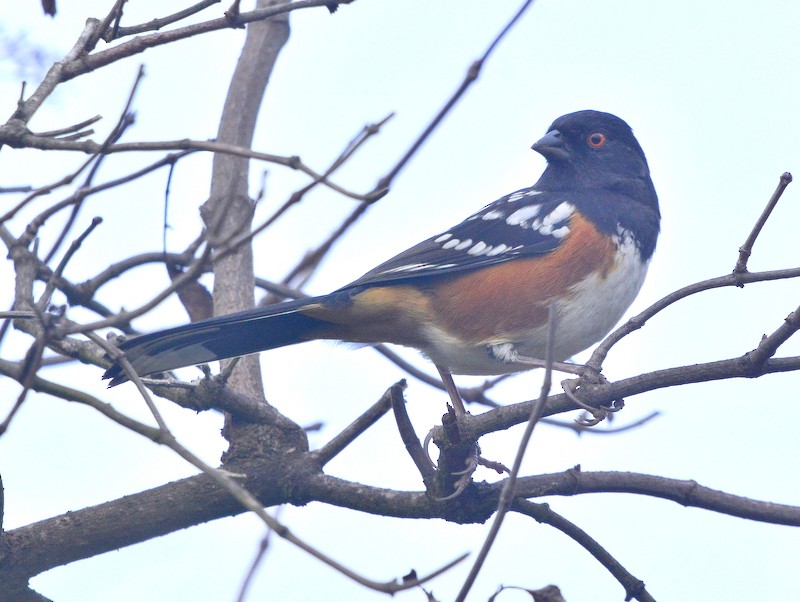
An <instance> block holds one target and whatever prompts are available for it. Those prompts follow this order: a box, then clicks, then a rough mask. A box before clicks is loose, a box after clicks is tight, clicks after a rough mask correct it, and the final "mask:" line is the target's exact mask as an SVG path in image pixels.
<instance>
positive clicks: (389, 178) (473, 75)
mask: <svg viewBox="0 0 800 602" xmlns="http://www.w3.org/2000/svg"><path fill="white" fill-rule="evenodd" d="M533 2H534V0H526V1H525V2H523V4H522V6H521V7H520V9H519V10H518V11H517V12H516V14H515V15H514V16H513V17H512V18H511V20H510V21H509V22H508V23H507V24H506V26H505V27H504V28H503V29H502V30H501V31H500V33H498V34H497V35H496V36H495V38H494V39H493V40H492V43H491V44H489V47H488V48H487V49H486V52H484V53H483V56H481V57H480V58H479V59H478V60H476V61H475V62H473V63H472V65H470V67H469V69H467V74H466V75H465V77H464V81H462V82H461V85H460V86H459V87H458V89H457V90H456V91H455V92H454V93H453V95H452V96H451V97H450V98H449V99H448V100H447V102H446V103H445V104H444V106H443V107H442V108H441V109H440V110H439V113H437V115H436V117H434V118H433V120H432V121H431V122H430V123H429V124H428V126H427V127H426V128H425V129H424V130H423V131H422V133H421V134H420V135H419V137H418V138H417V139H416V140H415V141H414V142H413V143H412V145H411V147H410V148H409V149H408V150H407V151H406V153H405V154H404V155H403V156H402V157H401V159H400V160H399V161H398V162H397V164H396V165H395V166H394V167H393V168H392V169H391V171H390V172H389V173H387V174H386V175H385V176H383V177H382V178H381V179H380V181H379V182H378V184H377V185H376V186H375V189H374V192H375V193H380V192H381V191H387V190H388V189H389V186H391V184H392V182H393V181H394V179H395V177H397V174H399V173H400V171H401V170H402V169H403V168H404V167H405V165H406V163H408V161H409V160H410V159H411V157H413V156H414V155H415V154H416V152H417V151H418V150H419V148H420V147H421V146H422V144H423V143H424V142H425V140H427V139H428V137H429V136H430V135H431V134H432V133H433V131H434V130H435V129H436V128H437V127H438V126H439V124H441V122H442V121H443V120H444V118H445V116H447V114H448V113H449V112H450V111H451V109H452V108H453V107H454V106H455V105H456V103H457V102H458V101H459V100H460V99H461V97H462V96H463V95H464V93H465V92H466V91H467V89H468V88H469V87H470V86H471V85H472V84H473V83H475V81H476V80H477V79H478V75H479V74H480V71H481V68H482V67H483V64H484V63H485V62H486V61H487V60H488V58H489V55H491V53H492V52H493V51H494V49H495V48H497V45H498V44H499V43H500V41H501V40H502V39H503V38H504V37H505V36H506V34H507V33H508V32H509V31H511V29H512V28H513V27H514V25H516V23H517V21H519V19H520V18H521V17H522V15H523V14H524V13H525V11H526V10H528V8H529V7H530V6H531V5H532V4H533Z"/></svg>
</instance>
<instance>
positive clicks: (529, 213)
mask: <svg viewBox="0 0 800 602" xmlns="http://www.w3.org/2000/svg"><path fill="white" fill-rule="evenodd" d="M562 204H563V203H562ZM539 211H541V205H528V206H526V207H522V208H521V209H517V210H516V211H515V212H514V213H512V214H511V215H509V216H508V217H507V218H506V223H507V224H508V225H509V226H522V227H523V228H525V227H527V224H526V223H525V222H527V221H528V220H529V219H531V218H534V217H536V216H537V215H538V214H539Z"/></svg>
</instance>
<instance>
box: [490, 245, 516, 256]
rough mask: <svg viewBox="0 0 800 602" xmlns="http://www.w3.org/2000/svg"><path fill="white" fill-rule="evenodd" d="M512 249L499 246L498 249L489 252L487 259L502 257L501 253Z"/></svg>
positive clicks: (506, 246)
mask: <svg viewBox="0 0 800 602" xmlns="http://www.w3.org/2000/svg"><path fill="white" fill-rule="evenodd" d="M510 248H511V247H509V246H508V245H504V244H499V245H497V246H496V247H494V248H493V249H492V250H491V251H488V252H487V253H486V256H487V257H494V256H495V255H500V253H505V251H506V250H507V249H510Z"/></svg>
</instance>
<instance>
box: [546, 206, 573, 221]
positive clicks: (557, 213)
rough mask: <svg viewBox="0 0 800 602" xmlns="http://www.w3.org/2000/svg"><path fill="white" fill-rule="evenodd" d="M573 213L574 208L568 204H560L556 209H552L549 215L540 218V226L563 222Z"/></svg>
mask: <svg viewBox="0 0 800 602" xmlns="http://www.w3.org/2000/svg"><path fill="white" fill-rule="evenodd" d="M573 211H575V206H574V205H572V204H570V203H561V204H560V205H559V206H558V207H556V208H555V209H553V210H552V211H551V212H550V213H548V214H547V215H545V216H544V217H543V218H542V224H543V225H545V226H552V225H554V224H557V223H558V222H563V221H564V220H565V219H567V218H568V217H569V216H570V215H572V212H573Z"/></svg>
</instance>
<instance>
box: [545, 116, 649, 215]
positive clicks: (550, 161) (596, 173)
mask: <svg viewBox="0 0 800 602" xmlns="http://www.w3.org/2000/svg"><path fill="white" fill-rule="evenodd" d="M532 148H533V150H535V151H536V152H538V153H540V154H541V155H543V156H544V157H545V158H546V159H547V169H546V170H545V172H544V174H542V177H541V179H540V180H539V182H537V184H536V188H538V189H541V190H597V189H603V190H609V191H616V192H621V193H623V194H627V195H629V196H632V197H634V198H640V197H641V196H642V195H645V196H650V195H651V194H652V196H653V197H654V198H655V190H654V189H653V184H652V182H651V180H650V169H649V168H648V166H647V159H645V156H644V152H643V151H642V147H641V146H639V143H638V142H637V140H636V138H635V137H634V135H633V131H632V130H631V128H630V126H629V125H628V124H627V123H625V122H624V121H623V120H622V119H620V118H619V117H617V116H615V115H612V114H611V113H602V112H600V111H578V112H576V113H569V114H568V115H564V116H563V117H559V118H558V119H556V120H555V121H554V122H553V125H551V126H550V128H549V129H548V130H547V134H545V136H544V137H543V138H542V139H541V140H539V141H538V142H536V143H535V144H534V145H533V147H532ZM648 204H649V203H648Z"/></svg>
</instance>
